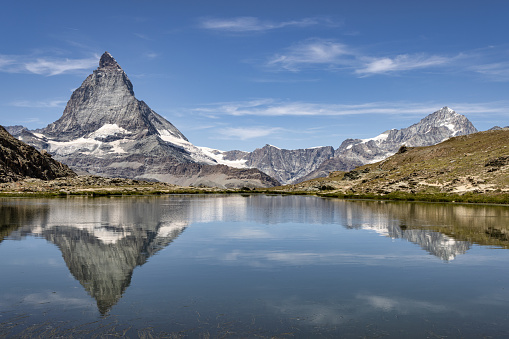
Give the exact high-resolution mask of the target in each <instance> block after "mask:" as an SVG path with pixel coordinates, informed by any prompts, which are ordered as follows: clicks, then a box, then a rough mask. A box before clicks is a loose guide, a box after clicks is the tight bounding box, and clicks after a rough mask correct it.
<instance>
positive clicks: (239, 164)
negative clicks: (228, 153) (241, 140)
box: [198, 146, 248, 168]
mask: <svg viewBox="0 0 509 339" xmlns="http://www.w3.org/2000/svg"><path fill="white" fill-rule="evenodd" d="M198 148H199V149H200V150H201V151H202V152H203V153H205V154H206V155H207V156H209V157H211V158H212V159H214V160H215V161H217V163H218V164H221V165H227V166H230V167H235V168H248V167H247V166H246V162H247V160H246V159H241V160H224V153H225V152H224V151H220V150H217V149H213V148H209V147H203V146H198Z"/></svg>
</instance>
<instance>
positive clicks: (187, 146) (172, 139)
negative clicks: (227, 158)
mask: <svg viewBox="0 0 509 339" xmlns="http://www.w3.org/2000/svg"><path fill="white" fill-rule="evenodd" d="M157 132H158V133H159V137H160V138H161V139H162V140H163V141H166V142H169V143H171V144H173V145H175V146H178V147H181V148H183V149H184V150H186V151H187V152H189V153H190V155H191V157H192V158H193V159H194V160H196V161H198V162H203V163H206V164H209V165H215V164H216V162H215V161H214V160H213V159H214V158H213V157H210V156H209V155H207V154H205V153H204V152H203V151H202V150H201V149H200V148H199V147H196V146H195V145H193V144H191V143H190V142H189V141H187V140H185V139H182V138H181V137H179V136H176V135H175V134H173V133H171V132H170V131H168V130H157Z"/></svg>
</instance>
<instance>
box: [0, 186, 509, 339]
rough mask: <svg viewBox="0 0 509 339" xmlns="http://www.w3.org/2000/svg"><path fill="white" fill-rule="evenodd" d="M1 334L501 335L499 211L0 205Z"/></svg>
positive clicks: (73, 201)
mask: <svg viewBox="0 0 509 339" xmlns="http://www.w3.org/2000/svg"><path fill="white" fill-rule="evenodd" d="M0 222H1V224H0V338H11V337H12V338H19V337H21V338H23V337H25V338H32V337H37V338H46V337H48V338H49V337H66V338H68V337H73V338H112V337H129V338H181V337H183V338H363V337H368V338H380V337H388V338H483V337H490V338H503V337H509V250H508V246H509V207H508V206H488V205H467V204H434V203H404V202H382V201H362V200H340V199H329V198H320V197H314V196H279V195H274V196H271V195H261V194H259V195H255V194H252V195H240V194H238V195H166V196H157V197H156V196H143V197H105V198H87V197H69V198H51V199H32V198H31V199H26V198H3V199H0Z"/></svg>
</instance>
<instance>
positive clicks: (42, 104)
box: [10, 100, 67, 108]
mask: <svg viewBox="0 0 509 339" xmlns="http://www.w3.org/2000/svg"><path fill="white" fill-rule="evenodd" d="M66 102H67V101H64V100H49V101H28V100H20V101H13V102H11V103H10V105H11V106H15V107H29V108H53V107H62V106H65V104H66Z"/></svg>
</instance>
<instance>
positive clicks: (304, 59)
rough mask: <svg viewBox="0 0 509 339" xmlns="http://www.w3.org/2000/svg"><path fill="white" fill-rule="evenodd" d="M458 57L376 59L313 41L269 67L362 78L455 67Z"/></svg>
mask: <svg viewBox="0 0 509 339" xmlns="http://www.w3.org/2000/svg"><path fill="white" fill-rule="evenodd" d="M459 57H463V58H465V56H463V55H460V56H456V57H447V56H441V55H427V54H423V53H420V54H418V53H417V54H399V55H395V56H387V57H373V56H369V55H365V54H363V53H360V52H359V51H358V50H356V49H354V48H351V47H350V46H347V45H345V44H342V43H340V42H337V41H334V40H323V39H310V40H306V41H304V42H301V43H299V44H296V45H294V46H292V47H289V48H287V49H286V50H285V51H284V52H282V53H278V54H275V55H273V56H272V57H271V58H269V60H268V61H267V63H266V65H267V66H269V67H272V68H279V69H282V70H287V71H293V72H298V71H301V70H303V69H309V68H321V69H324V70H330V69H332V70H338V69H347V70H350V71H353V72H354V74H357V75H359V76H369V75H373V74H388V73H396V72H403V71H411V70H415V69H423V68H429V67H438V66H445V65H448V64H451V62H452V61H454V60H457V59H458V58H459Z"/></svg>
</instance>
